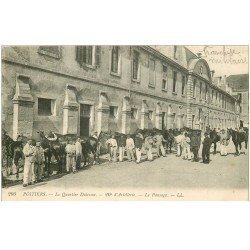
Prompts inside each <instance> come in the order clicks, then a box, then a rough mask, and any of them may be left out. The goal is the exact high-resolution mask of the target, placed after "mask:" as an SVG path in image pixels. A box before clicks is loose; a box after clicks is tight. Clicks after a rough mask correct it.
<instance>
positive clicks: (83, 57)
mask: <svg viewBox="0 0 250 250" xmlns="http://www.w3.org/2000/svg"><path fill="white" fill-rule="evenodd" d="M76 61H77V62H78V63H79V64H80V65H84V66H87V67H89V68H97V67H99V66H100V64H101V46H76Z"/></svg>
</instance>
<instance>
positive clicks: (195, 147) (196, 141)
mask: <svg viewBox="0 0 250 250" xmlns="http://www.w3.org/2000/svg"><path fill="white" fill-rule="evenodd" d="M200 144H201V139H200V137H199V135H198V131H193V133H192V135H191V137H190V147H191V151H192V152H193V154H194V158H193V161H195V162H197V161H199V156H198V152H199V148H200Z"/></svg>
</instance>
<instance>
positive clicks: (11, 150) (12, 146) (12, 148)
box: [2, 131, 27, 179]
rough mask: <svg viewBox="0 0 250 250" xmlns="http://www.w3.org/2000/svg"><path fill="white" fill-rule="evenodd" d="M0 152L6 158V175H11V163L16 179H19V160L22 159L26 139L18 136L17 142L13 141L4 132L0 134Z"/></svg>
mask: <svg viewBox="0 0 250 250" xmlns="http://www.w3.org/2000/svg"><path fill="white" fill-rule="evenodd" d="M2 136H3V137H2V146H3V148H2V150H3V151H2V152H3V153H4V154H3V155H5V156H6V171H7V175H10V174H12V167H11V165H12V162H13V163H14V164H15V166H16V178H17V179H19V169H20V165H19V160H20V159H24V155H23V147H24V144H25V143H26V142H27V137H26V136H24V135H18V136H17V140H16V141H14V140H13V139H12V138H10V136H8V135H7V133H6V131H3V134H2Z"/></svg>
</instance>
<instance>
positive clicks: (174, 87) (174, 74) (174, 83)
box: [173, 71, 177, 93]
mask: <svg viewBox="0 0 250 250" xmlns="http://www.w3.org/2000/svg"><path fill="white" fill-rule="evenodd" d="M176 81H177V72H176V71H174V72H173V93H177V86H176V84H177V82H176Z"/></svg>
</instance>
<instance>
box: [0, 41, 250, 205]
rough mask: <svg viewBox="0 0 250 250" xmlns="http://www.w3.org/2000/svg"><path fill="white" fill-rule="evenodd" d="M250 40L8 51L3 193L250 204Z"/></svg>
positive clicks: (8, 197) (13, 197)
mask: <svg viewBox="0 0 250 250" xmlns="http://www.w3.org/2000/svg"><path fill="white" fill-rule="evenodd" d="M248 49H249V48H248V46H228V45H227V46H223V45H204V46H184V45H183V46H181V45H178V46H175V45H166V46H164V45H161V46H160V45H155V46H152V45H150V46H148V45H140V46H128V45H127V46H117V45H115V46H111V45H110V46H106V45H105V46H101V45H93V46H85V45H76V46H73V45H71V46H55V45H54V46H2V48H1V50H2V58H1V60H2V68H1V72H2V81H1V90H2V93H1V96H2V107H1V116H2V133H1V136H2V137H1V139H2V145H1V154H2V155H1V156H2V158H1V159H2V161H1V174H2V200H3V201H19V200H25V201H26V200H27V201H28V200H34V201H36V200H39V201H53V200H55V201H56V200H62V201H66V200H69V201H75V200H77V201H85V200H105V201H110V200H117V201H120V200H121V201H123V200H135V201H140V200H142V201H160V200H164V201H168V200H175V201H176V200H177V201H185V200H248V199H249V154H248V127H249V72H248V68H249V65H248V63H249V58H248V55H249V52H248Z"/></svg>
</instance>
